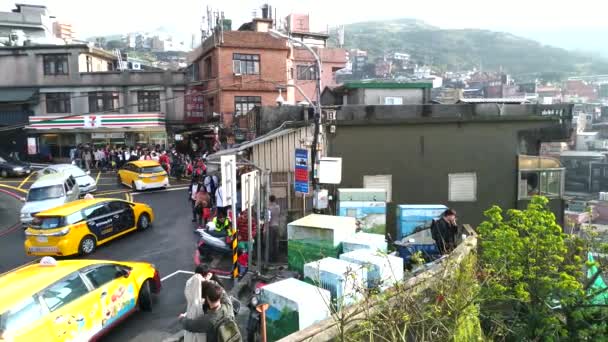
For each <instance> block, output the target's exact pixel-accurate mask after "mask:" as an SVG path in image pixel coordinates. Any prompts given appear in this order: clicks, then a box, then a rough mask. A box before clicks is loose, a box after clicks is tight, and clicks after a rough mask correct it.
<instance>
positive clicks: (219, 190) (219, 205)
mask: <svg viewBox="0 0 608 342" xmlns="http://www.w3.org/2000/svg"><path fill="white" fill-rule="evenodd" d="M215 206H216V207H217V208H218V209H219V208H223V207H224V199H223V198H222V185H221V184H220V186H218V187H217V190H215Z"/></svg>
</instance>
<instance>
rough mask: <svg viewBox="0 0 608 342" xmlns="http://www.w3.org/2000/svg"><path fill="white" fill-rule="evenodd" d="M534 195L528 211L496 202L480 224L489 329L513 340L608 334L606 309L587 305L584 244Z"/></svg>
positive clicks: (484, 311)
mask: <svg viewBox="0 0 608 342" xmlns="http://www.w3.org/2000/svg"><path fill="white" fill-rule="evenodd" d="M547 203H548V200H547V199H546V198H544V197H534V198H533V199H532V201H531V202H530V204H529V205H528V207H527V208H526V209H525V210H509V211H508V212H507V215H506V217H505V216H503V211H502V209H500V208H499V207H497V206H493V207H492V208H490V209H489V210H487V211H486V212H485V216H486V218H487V220H486V221H485V222H483V223H482V224H481V225H480V226H479V239H480V245H479V266H480V267H481V270H482V271H481V279H482V284H483V286H482V288H481V297H480V298H481V302H482V303H481V304H482V305H481V317H482V323H483V325H484V328H485V329H486V333H488V332H489V335H494V336H496V337H502V338H506V339H508V340H512V339H516V340H548V341H555V340H584V339H587V338H590V336H595V337H597V336H604V334H605V324H603V323H601V324H599V323H598V322H595V320H599V319H600V318H603V317H605V315H604V314H605V311H604V309H598V308H597V307H592V306H590V305H587V304H588V298H587V297H586V293H585V292H586V291H585V290H586V285H584V281H585V278H584V273H583V266H584V262H583V258H582V256H583V253H584V249H583V243H582V241H581V240H580V239H578V238H577V237H575V236H573V235H566V234H564V233H563V231H562V228H561V227H560V226H559V225H558V224H557V222H556V219H555V215H553V213H551V211H550V210H549V209H548V208H547Z"/></svg>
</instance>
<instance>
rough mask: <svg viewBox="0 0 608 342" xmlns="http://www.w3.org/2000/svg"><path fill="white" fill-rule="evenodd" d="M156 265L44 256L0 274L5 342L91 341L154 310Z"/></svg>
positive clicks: (158, 286)
mask: <svg viewBox="0 0 608 342" xmlns="http://www.w3.org/2000/svg"><path fill="white" fill-rule="evenodd" d="M160 289H161V280H160V276H159V274H158V271H157V270H156V269H155V268H154V266H153V265H151V264H148V263H143V262H118V261H103V260H64V261H57V260H55V259H53V258H52V257H44V258H42V259H41V260H40V261H38V262H35V263H31V264H28V265H25V266H22V267H20V268H17V269H15V270H12V271H9V272H7V273H5V274H2V275H0V341H15V342H18V341H28V342H29V341H89V340H96V339H98V338H99V337H101V336H102V335H103V334H105V333H106V332H108V331H109V330H111V329H112V328H114V327H115V326H117V325H118V324H119V323H120V322H122V321H123V320H124V319H126V318H127V317H128V316H129V315H131V314H132V313H133V312H135V311H137V309H140V310H144V311H150V310H152V305H153V293H159V292H160Z"/></svg>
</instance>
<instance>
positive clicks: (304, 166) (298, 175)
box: [294, 148, 308, 194]
mask: <svg viewBox="0 0 608 342" xmlns="http://www.w3.org/2000/svg"><path fill="white" fill-rule="evenodd" d="M294 186H295V190H296V192H301V193H304V194H308V150H306V149H302V148H297V149H296V165H295V182H294Z"/></svg>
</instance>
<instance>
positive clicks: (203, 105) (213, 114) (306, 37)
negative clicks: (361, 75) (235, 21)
mask: <svg viewBox="0 0 608 342" xmlns="http://www.w3.org/2000/svg"><path fill="white" fill-rule="evenodd" d="M290 18H294V17H293V16H290ZM302 20H307V16H306V17H305V18H304V19H301V20H300V19H299V20H298V22H299V23H300V24H301V25H298V26H297V28H298V31H288V33H289V34H290V35H291V36H292V37H294V38H296V39H301V40H302V41H304V42H305V43H306V44H309V45H312V46H313V47H314V49H315V50H316V52H317V54H318V55H319V56H320V58H321V61H322V64H323V70H322V73H321V79H322V84H323V86H325V85H335V84H336V82H335V72H336V71H337V70H339V69H341V68H343V67H344V66H345V65H346V52H345V51H344V50H342V49H330V48H326V47H325V46H326V41H327V39H328V38H329V36H328V35H326V34H319V33H312V32H302V31H301V30H303V28H307V27H308V26H307V23H306V22H303V21H302ZM304 24H306V25H304ZM272 27H273V19H272V18H255V19H253V21H252V22H250V23H246V24H243V25H242V26H241V27H240V28H239V30H238V31H224V32H221V33H220V32H216V33H215V34H213V35H212V36H210V37H209V38H207V39H206V40H205V41H204V43H203V44H202V46H200V47H199V48H197V49H195V50H194V51H193V52H192V53H191V54H190V56H189V63H190V64H191V65H190V67H189V75H190V82H189V87H188V90H187V91H188V95H187V96H186V118H185V121H186V122H187V123H189V124H194V125H198V126H199V127H202V128H207V130H210V127H211V124H219V126H220V127H221V128H223V132H224V133H228V135H230V134H231V132H232V131H233V129H236V127H235V126H236V120H235V118H236V117H239V116H243V115H245V114H246V113H247V112H249V111H250V110H251V109H253V108H254V107H256V106H276V105H277V98H278V97H279V95H281V96H282V98H283V99H284V102H285V103H286V104H296V103H298V102H300V101H303V100H304V99H305V98H306V97H308V98H309V99H311V100H313V101H316V96H315V95H316V92H315V90H316V78H317V76H316V75H317V73H316V67H315V64H314V58H313V57H312V55H311V54H310V53H309V52H308V51H306V50H305V49H303V48H294V47H293V46H292V45H291V44H289V43H288V41H287V39H284V38H279V37H275V36H273V35H272V34H271V33H270V32H269V31H270V29H272ZM294 27H295V26H294ZM311 39H312V40H314V41H315V42H316V43H313V44H311ZM296 88H300V89H301V90H302V92H303V93H304V94H305V95H306V96H303V95H301V94H300V93H299V91H296ZM238 135H239V136H241V134H238ZM222 140H223V139H222Z"/></svg>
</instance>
